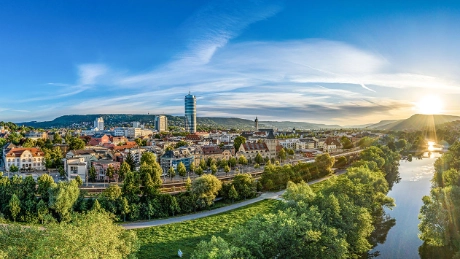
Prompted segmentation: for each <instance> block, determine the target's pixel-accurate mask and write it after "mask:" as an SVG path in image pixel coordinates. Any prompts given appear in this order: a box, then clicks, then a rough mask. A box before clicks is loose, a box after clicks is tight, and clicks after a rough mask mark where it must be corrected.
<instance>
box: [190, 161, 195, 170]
mask: <svg viewBox="0 0 460 259" xmlns="http://www.w3.org/2000/svg"><path fill="white" fill-rule="evenodd" d="M195 170H196V168H195V162H194V161H192V162H191V163H190V171H192V172H195Z"/></svg>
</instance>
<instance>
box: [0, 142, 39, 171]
mask: <svg viewBox="0 0 460 259" xmlns="http://www.w3.org/2000/svg"><path fill="white" fill-rule="evenodd" d="M44 157H45V153H44V152H43V151H42V150H41V149H39V148H17V147H13V148H11V149H6V150H4V153H3V163H4V164H5V170H6V171H9V170H10V167H11V166H12V165H15V166H16V167H18V168H19V169H28V170H45V158H44Z"/></svg>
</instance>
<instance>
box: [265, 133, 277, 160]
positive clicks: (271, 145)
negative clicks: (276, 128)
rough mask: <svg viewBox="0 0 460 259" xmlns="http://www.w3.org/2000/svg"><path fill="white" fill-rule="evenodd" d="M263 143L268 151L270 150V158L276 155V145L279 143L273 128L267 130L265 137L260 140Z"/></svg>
mask: <svg viewBox="0 0 460 259" xmlns="http://www.w3.org/2000/svg"><path fill="white" fill-rule="evenodd" d="M262 141H263V142H264V143H265V144H267V148H268V151H269V152H270V158H272V157H276V155H277V147H278V145H279V142H278V139H276V137H275V135H274V133H273V130H269V131H268V135H267V137H266V138H265V139H263V140H262Z"/></svg>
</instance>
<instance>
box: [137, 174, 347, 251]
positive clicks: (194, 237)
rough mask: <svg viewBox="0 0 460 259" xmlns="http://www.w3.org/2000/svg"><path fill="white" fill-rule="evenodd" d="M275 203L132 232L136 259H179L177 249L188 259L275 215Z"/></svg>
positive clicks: (317, 186)
mask: <svg viewBox="0 0 460 259" xmlns="http://www.w3.org/2000/svg"><path fill="white" fill-rule="evenodd" d="M344 176H345V174H342V175H339V176H337V177H344ZM327 184H329V180H325V181H322V182H319V183H316V184H313V185H310V187H311V188H312V189H313V191H314V192H318V191H319V190H321V189H322V188H324V186H325V185H327ZM278 204H279V201H277V200H263V201H260V202H257V203H254V204H251V205H248V206H244V207H242V208H239V209H235V210H231V211H228V212H224V213H220V214H217V215H213V216H209V217H205V218H201V219H196V220H191V221H185V222H181V223H175V224H169V225H164V226H159V227H151V228H144V229H138V230H133V231H136V233H137V236H138V237H139V240H140V242H141V248H140V250H139V252H138V253H137V257H138V258H140V259H143V258H178V256H177V251H178V250H179V249H180V250H181V251H182V252H183V253H184V255H183V258H190V255H191V253H192V252H193V251H194V250H195V248H196V246H197V245H198V243H199V242H201V241H202V240H205V241H209V240H210V239H211V237H212V236H213V235H214V236H222V237H224V236H225V234H227V233H228V231H229V229H230V228H232V227H235V226H238V225H241V224H244V223H245V222H247V221H248V220H249V219H251V218H252V217H254V216H255V215H257V214H268V213H271V212H273V213H274V212H276V211H277V207H278ZM215 205H216V208H217V207H224V206H226V205H228V204H225V203H224V202H221V203H220V204H215Z"/></svg>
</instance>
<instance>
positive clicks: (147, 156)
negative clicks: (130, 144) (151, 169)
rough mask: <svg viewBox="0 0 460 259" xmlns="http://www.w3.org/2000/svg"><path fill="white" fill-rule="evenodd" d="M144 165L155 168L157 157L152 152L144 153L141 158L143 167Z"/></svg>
mask: <svg viewBox="0 0 460 259" xmlns="http://www.w3.org/2000/svg"><path fill="white" fill-rule="evenodd" d="M143 163H146V164H147V165H150V166H154V165H155V164H156V163H157V156H156V155H155V154H154V153H152V152H144V153H142V156H141V165H142V164H143Z"/></svg>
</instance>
